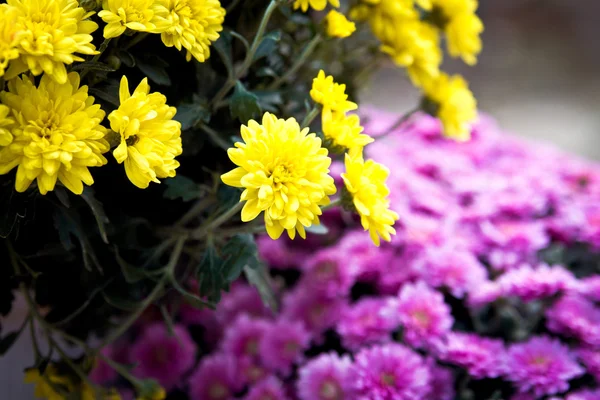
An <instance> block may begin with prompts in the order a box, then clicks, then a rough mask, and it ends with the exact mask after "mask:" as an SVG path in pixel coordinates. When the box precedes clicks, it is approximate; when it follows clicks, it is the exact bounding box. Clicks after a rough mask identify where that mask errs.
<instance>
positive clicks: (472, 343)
mask: <svg viewBox="0 0 600 400" xmlns="http://www.w3.org/2000/svg"><path fill="white" fill-rule="evenodd" d="M436 347H437V348H436V353H437V356H438V358H439V359H440V360H442V361H445V362H448V363H450V364H455V365H458V366H460V367H463V368H465V369H466V370H467V371H468V372H469V374H470V375H471V376H472V377H473V378H475V379H482V378H497V377H499V376H500V375H502V374H504V372H505V371H506V349H505V348H504V344H503V343H502V341H500V340H497V339H488V338H484V337H481V336H479V335H476V334H474V333H462V332H450V333H449V334H448V335H446V337H445V338H444V340H442V341H440V342H439V343H438V345H437V346H436Z"/></svg>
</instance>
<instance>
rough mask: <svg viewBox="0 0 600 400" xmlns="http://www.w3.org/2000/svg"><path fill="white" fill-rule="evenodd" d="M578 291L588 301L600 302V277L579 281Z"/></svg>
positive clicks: (595, 276)
mask: <svg viewBox="0 0 600 400" xmlns="http://www.w3.org/2000/svg"><path fill="white" fill-rule="evenodd" d="M578 291H579V293H581V294H582V295H584V296H585V297H587V298H588V299H590V300H593V301H598V302H600V275H594V276H590V277H588V278H584V279H582V280H580V281H579V287H578Z"/></svg>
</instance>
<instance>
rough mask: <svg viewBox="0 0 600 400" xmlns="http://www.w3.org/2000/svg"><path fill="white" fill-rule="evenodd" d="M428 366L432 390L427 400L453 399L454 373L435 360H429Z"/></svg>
mask: <svg viewBox="0 0 600 400" xmlns="http://www.w3.org/2000/svg"><path fill="white" fill-rule="evenodd" d="M427 366H428V367H429V371H430V373H431V380H430V381H431V384H430V386H431V390H430V392H429V395H428V397H427V400H452V399H454V396H455V394H456V393H455V391H454V374H453V373H452V370H451V369H449V368H445V367H441V366H439V365H437V364H436V362H435V360H433V359H429V360H427Z"/></svg>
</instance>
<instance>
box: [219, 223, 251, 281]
mask: <svg viewBox="0 0 600 400" xmlns="http://www.w3.org/2000/svg"><path fill="white" fill-rule="evenodd" d="M221 254H222V256H223V257H224V258H225V263H224V264H223V276H224V277H225V279H227V281H228V282H233V281H234V280H236V279H237V278H238V277H239V276H240V274H241V273H242V270H243V269H244V267H245V266H246V265H248V266H249V267H250V268H255V267H256V266H257V265H258V264H259V261H258V248H257V247H256V242H255V241H254V236H252V235H251V234H249V233H246V234H238V235H235V236H234V237H232V238H231V239H230V240H229V241H228V242H227V243H226V244H225V246H223V248H222V249H221Z"/></svg>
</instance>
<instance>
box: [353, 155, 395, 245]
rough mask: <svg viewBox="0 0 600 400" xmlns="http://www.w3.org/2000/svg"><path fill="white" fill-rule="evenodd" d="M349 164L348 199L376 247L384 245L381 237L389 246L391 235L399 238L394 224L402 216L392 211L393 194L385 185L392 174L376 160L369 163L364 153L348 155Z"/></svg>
mask: <svg viewBox="0 0 600 400" xmlns="http://www.w3.org/2000/svg"><path fill="white" fill-rule="evenodd" d="M345 164H346V172H345V173H343V174H342V179H343V180H344V185H345V191H346V195H349V196H350V197H351V199H352V204H353V206H354V208H356V212H357V213H358V215H359V216H360V222H361V224H362V226H363V228H364V229H365V231H366V230H368V231H369V235H370V236H371V240H372V241H373V243H375V245H376V246H379V244H380V242H379V237H381V238H382V239H383V240H385V241H387V242H389V241H390V240H392V238H391V235H392V234H396V230H395V229H394V223H395V222H396V221H397V220H398V214H396V213H395V212H394V211H392V210H390V202H389V200H388V195H389V194H390V190H389V189H388V187H387V185H386V183H385V181H386V179H387V177H388V175H389V173H390V171H389V170H388V169H387V168H386V167H385V166H383V165H381V164H379V163H376V162H375V161H373V160H367V161H366V162H365V161H364V160H363V156H362V151H352V152H350V153H346V162H345ZM343 196H344V195H343Z"/></svg>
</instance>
